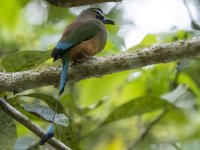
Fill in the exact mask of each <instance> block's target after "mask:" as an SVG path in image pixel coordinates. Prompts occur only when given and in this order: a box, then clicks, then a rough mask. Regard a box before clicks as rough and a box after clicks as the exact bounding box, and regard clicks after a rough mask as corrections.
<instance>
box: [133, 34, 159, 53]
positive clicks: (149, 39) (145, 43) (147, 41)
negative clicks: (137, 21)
mask: <svg viewBox="0 0 200 150" xmlns="http://www.w3.org/2000/svg"><path fill="white" fill-rule="evenodd" d="M156 43H158V40H157V37H156V35H153V34H147V35H146V36H145V37H144V39H143V40H142V41H141V42H140V43H139V44H137V45H136V46H134V47H132V48H130V49H129V51H132V50H136V49H140V48H145V47H149V46H151V45H153V44H156Z"/></svg>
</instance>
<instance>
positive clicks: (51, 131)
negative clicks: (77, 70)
mask: <svg viewBox="0 0 200 150" xmlns="http://www.w3.org/2000/svg"><path fill="white" fill-rule="evenodd" d="M61 60H62V72H61V76H60V87H59V94H58V99H57V102H56V107H55V110H54V114H53V117H52V120H51V124H50V125H49V127H48V130H47V132H46V134H45V135H44V137H43V138H42V140H41V141H40V145H44V143H45V142H46V141H47V140H48V139H50V138H52V137H53V136H54V126H53V123H54V119H55V115H56V111H57V107H58V102H59V99H60V95H61V94H62V93H63V91H64V89H65V84H66V81H67V75H68V67H69V57H68V53H66V54H63V56H62V57H61Z"/></svg>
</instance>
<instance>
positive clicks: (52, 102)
mask: <svg viewBox="0 0 200 150" xmlns="http://www.w3.org/2000/svg"><path fill="white" fill-rule="evenodd" d="M21 96H28V97H33V98H38V99H41V100H43V101H44V102H45V103H47V104H48V106H49V107H50V108H51V109H54V108H55V106H56V102H57V99H55V98H54V97H52V96H49V95H46V94H41V93H30V94H27V95H21ZM57 113H65V109H64V108H63V106H62V105H61V103H60V102H58V109H57Z"/></svg>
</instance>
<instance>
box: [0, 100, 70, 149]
mask: <svg viewBox="0 0 200 150" xmlns="http://www.w3.org/2000/svg"><path fill="white" fill-rule="evenodd" d="M0 108H1V109H2V110H3V111H4V112H5V113H7V114H8V115H10V116H11V117H12V118H14V119H15V120H16V121H18V122H19V123H21V124H22V125H24V126H25V127H26V128H28V129H29V130H30V131H32V132H33V133H34V134H35V135H37V136H39V137H40V138H42V137H43V136H44V135H45V131H44V130H43V129H42V128H40V127H39V126H37V125H35V124H34V123H33V122H32V121H31V120H30V119H28V118H27V117H26V116H24V115H23V114H22V113H21V112H19V111H18V110H16V109H15V108H14V107H12V106H11V105H10V104H8V103H7V102H6V101H5V100H3V99H2V98H0ZM47 142H48V143H49V144H50V145H51V146H53V147H54V148H56V149H62V150H71V149H70V148H69V147H67V146H66V145H65V144H63V143H62V142H60V141H59V140H57V139H56V138H51V139H50V140H48V141H47Z"/></svg>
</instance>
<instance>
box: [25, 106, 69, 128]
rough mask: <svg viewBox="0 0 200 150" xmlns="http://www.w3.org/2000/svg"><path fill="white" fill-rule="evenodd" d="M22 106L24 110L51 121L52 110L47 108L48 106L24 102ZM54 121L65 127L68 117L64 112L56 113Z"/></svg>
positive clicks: (67, 123)
mask: <svg viewBox="0 0 200 150" xmlns="http://www.w3.org/2000/svg"><path fill="white" fill-rule="evenodd" d="M23 108H24V109H25V110H26V111H28V112H30V113H33V114H35V115H37V116H39V117H41V118H43V119H44V120H47V121H51V119H52V117H53V114H54V111H53V110H51V109H49V108H48V107H46V106H42V105H39V104H35V103H33V104H25V105H24V106H23ZM54 122H55V123H56V124H58V125H62V126H66V127H67V126H68V125H69V118H68V117H67V116H65V115H64V114H56V116H55V120H54Z"/></svg>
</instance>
